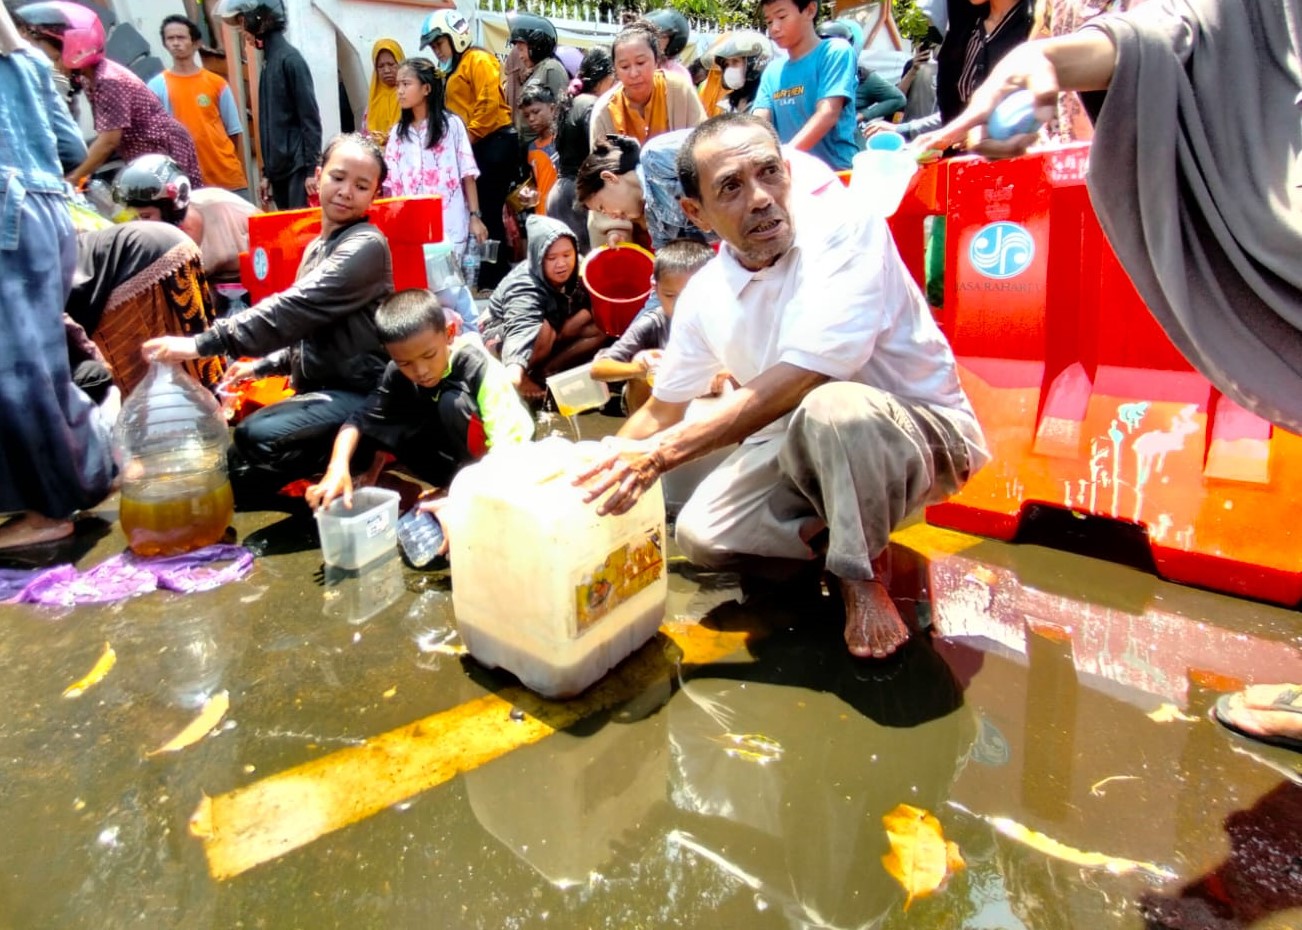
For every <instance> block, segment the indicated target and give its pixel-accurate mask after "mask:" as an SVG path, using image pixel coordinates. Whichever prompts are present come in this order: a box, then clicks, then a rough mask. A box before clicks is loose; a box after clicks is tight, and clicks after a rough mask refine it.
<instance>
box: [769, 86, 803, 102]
mask: <svg viewBox="0 0 1302 930" xmlns="http://www.w3.org/2000/svg"><path fill="white" fill-rule="evenodd" d="M803 96H805V85H804V84H797V85H796V86H795V87H787V88H784V89H782V90H780V91H777V92H776V93H775V94H774V95H773V101H774V103H782V102H783V101H791V100H793V99H794V98H797V97H803Z"/></svg>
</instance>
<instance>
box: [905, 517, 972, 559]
mask: <svg viewBox="0 0 1302 930" xmlns="http://www.w3.org/2000/svg"><path fill="white" fill-rule="evenodd" d="M982 541H983V540H982V539H981V538H980V537H978V536H969V535H968V534H967V533H960V532H959V531H958V530H947V529H945V528H944V527H940V526H932V525H931V524H929V523H922V522H918V523H914V524H911V525H910V526H906V527H904V528H903V529H899V530H896V531H895V532H894V533H892V534H891V542H893V543H898V544H899V545H901V546H904V547H905V548H906V549H912V550H913V551H914V552H916V553H918V555H920V556H923V557H925V558H928V559H935V558H940V557H943V556H947V555H957V554H958V553H960V552H962V551H963V550H965V549H970V548H972V547H973V546H975V545H978V544H979V543H981V542H982Z"/></svg>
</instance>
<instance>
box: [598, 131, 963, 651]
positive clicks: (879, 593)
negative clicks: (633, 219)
mask: <svg viewBox="0 0 1302 930" xmlns="http://www.w3.org/2000/svg"><path fill="white" fill-rule="evenodd" d="M678 168H679V177H680V180H681V182H682V185H683V191H684V194H685V197H684V198H683V201H682V204H683V208H684V210H685V211H686V212H687V213H688V215H689V216H690V217H691V219H692V220H693V222H695V223H696V224H697V225H698V226H700V227H701V228H702V229H708V230H713V231H714V232H716V233H718V234H719V236H720V237H721V238H722V239H723V240H724V245H723V247H722V248H721V249H720V252H719V255H718V256H717V257H716V258H715V259H714V260H712V261H711V262H710V263H709V264H708V265H706V266H705V267H704V268H703V269H701V271H699V272H697V274H696V275H695V276H694V277H693V278H692V280H691V282H690V283H689V284H688V286H687V288H686V289H685V290H684V291H683V293H682V295H681V296H680V297H679V300H678V308H677V312H676V314H675V317H674V326H673V330H672V332H671V334H670V338H669V345H668V347H667V348H666V350H665V355H664V358H663V359H662V361H661V363H660V367H659V369H658V371H657V373H656V382H655V386H654V388H653V391H652V399H651V400H650V401H649V402H648V403H647V404H646V405H645V406H643V407H642V408H641V409H640V410H638V412H637V413H636V414H634V415H633V416H632V417H630V418H629V421H628V422H627V423H626V424H625V426H624V428H623V429H622V430H621V431H620V436H621V437H624V439H623V440H616V441H615V445H616V449H617V451H616V452H615V453H614V454H613V455H612V456H611V457H610V458H608V459H607V460H605V461H603V462H602V463H601V465H600V466H598V467H596V468H594V469H593V470H591V471H590V472H588V473H587V474H585V475H582V476H580V478H579V480H580V481H582V482H586V484H587V489H588V498H589V500H596V499H597V498H599V497H600V496H601V495H603V494H605V493H606V492H607V491H611V493H610V495H609V496H608V497H607V498H606V499H605V500H604V501H603V502H602V503H601V505H600V510H601V512H603V513H620V512H623V511H625V510H627V509H628V508H629V507H631V506H632V504H633V503H634V502H635V501H636V500H637V498H638V497H639V496H640V495H641V494H642V493H643V492H644V491H645V490H646V489H647V488H648V487H650V486H651V484H652V483H653V482H654V481H655V480H656V478H658V477H659V476H660V475H662V474H664V473H665V472H666V471H668V470H670V469H672V468H674V467H676V466H678V465H681V464H683V463H684V462H687V461H690V460H692V459H695V458H699V457H700V456H702V455H705V454H707V453H709V452H711V451H713V450H715V449H718V448H721V447H724V446H727V445H729V444H731V443H734V442H741V443H742V445H741V446H740V447H739V448H738V449H737V450H736V451H735V452H734V453H732V454H731V455H730V456H729V457H728V458H727V459H726V460H725V461H724V462H723V463H722V464H721V465H719V466H718V468H716V469H715V470H714V471H713V472H711V473H710V474H709V475H708V476H707V477H706V478H705V480H704V481H703V482H702V483H701V485H700V486H699V487H698V488H697V490H696V491H695V493H694V494H693V495H692V497H691V498H690V499H689V500H688V502H687V504H686V505H685V506H684V508H683V510H682V512H681V514H680V515H679V517H678V524H677V539H678V543H679V545H680V547H681V548H682V549H683V551H684V552H685V553H686V555H687V557H688V558H689V559H690V560H691V561H693V562H694V563H697V564H701V565H705V566H707V567H724V566H729V567H732V566H736V565H738V564H741V565H743V566H744V565H745V564H746V562H747V561H749V560H751V559H759V560H763V559H769V560H782V561H784V562H787V563H790V562H791V561H793V560H795V561H803V562H810V561H811V560H814V559H817V558H819V557H820V556H825V568H826V571H827V572H828V573H829V574H830V575H832V576H834V577H835V578H836V579H837V581H838V582H839V586H840V590H841V594H842V597H843V600H844V603H845V611H846V621H845V640H846V644H847V646H848V647H849V649H850V651H851V653H853V654H854V655H856V656H860V657H864V658H868V657H874V658H881V657H884V656H887V655H889V654H891V653H892V652H894V651H895V650H896V649H898V648H899V647H900V646H902V645H903V644H904V643H905V642H906V641H907V640H908V638H909V636H910V631H909V629H908V627H907V625H906V624H905V623H904V621H903V619H902V618H901V617H900V614H899V612H898V611H897V610H896V608H895V605H894V604H893V603H892V601H891V598H890V595H889V592H888V591H887V590H886V588H885V586H884V585H883V584H882V583H881V582H880V580H878V579H877V578H875V576H874V570H873V559H874V558H875V557H876V556H878V555H879V554H880V553H881V552H882V551H883V550H884V549H885V548H886V545H887V543H888V541H889V537H890V533H891V530H892V529H893V528H894V527H896V526H897V525H899V523H900V522H901V521H902V520H903V519H904V518H905V517H906V516H908V515H909V514H910V513H911V512H912V511H914V510H916V509H917V508H918V507H921V506H922V505H924V504H927V503H931V502H934V501H938V500H941V499H943V498H945V497H946V496H948V495H950V494H953V493H954V492H955V491H956V490H958V489H959V488H960V487H961V486H962V485H963V483H964V482H965V481H966V480H967V478H968V476H969V475H971V473H972V472H973V471H975V470H976V469H977V468H979V467H980V466H981V465H982V464H983V463H984V462H985V461H986V459H987V458H988V454H987V452H986V450H985V445H984V442H983V439H982V436H981V430H980V427H979V426H978V425H977V422H976V418H975V416H974V415H973V413H972V409H971V406H970V405H969V403H968V400H967V397H966V396H965V395H964V393H963V389H962V387H961V386H960V385H959V381H958V373H957V369H956V366H955V363H954V356H953V353H952V352H951V350H950V347H949V344H948V343H947V342H946V341H945V338H944V336H942V335H941V333H940V330H939V329H938V327H937V326H936V323H935V321H934V320H933V318H932V315H931V311H930V309H929V308H928V307H927V304H926V302H925V301H924V300H923V298H922V295H921V293H920V292H919V290H918V288H917V285H916V284H915V283H914V282H913V279H912V278H911V277H910V276H909V273H908V270H907V269H906V268H905V266H904V263H903V261H902V260H901V259H900V256H899V253H898V252H897V250H896V248H895V243H894V241H893V240H892V238H891V235H890V232H889V230H888V229H887V227H886V224H885V222H883V221H882V220H881V219H879V218H873V217H861V216H854V215H852V213H853V211H849V210H841V211H836V210H833V209H830V208H829V205H828V203H827V201H826V199H821V200H815V199H809V198H793V197H792V191H791V177H790V171H789V168H788V166H787V164H786V162H785V161H784V159H783V156H782V153H781V151H780V149H779V145H778V139H777V136H776V135H775V134H774V132H773V130H772V128H771V127H770V126H769V125H768V124H767V123H765V122H763V121H761V120H758V119H756V118H754V117H752V116H742V115H737V114H726V115H724V116H719V117H715V118H713V119H710V120H707V121H706V122H705V123H702V124H701V125H700V126H699V127H698V128H697V129H696V131H695V132H694V133H693V135H692V137H691V139H689V140H688V142H687V143H686V144H684V146H683V149H682V152H681V154H680V156H679V162H678ZM793 201H794V202H793ZM722 370H727V371H729V372H731V373H732V374H733V375H734V377H736V378H737V380H738V381H739V382H741V384H742V387H741V388H739V389H738V390H736V391H734V392H732V393H731V394H729V395H727V396H726V398H725V399H724V400H722V401H721V402H720V403H718V404H717V406H716V407H715V408H714V410H713V411H712V413H711V414H710V415H709V416H707V417H705V418H703V419H699V420H695V419H694V420H692V421H690V422H687V421H684V419H683V415H684V413H685V411H686V409H687V405H688V403H689V402H690V401H691V400H692V399H693V398H695V397H698V396H700V395H701V394H704V393H705V392H706V391H707V389H708V388H709V386H710V381H711V379H712V378H713V376H714V375H715V373H717V372H719V371H722ZM612 489H613V490H612ZM824 531H826V533H824ZM824 540H825V543H824ZM824 545H825V550H824V548H823V547H824ZM816 549H817V550H819V551H816ZM752 564H762V563H752Z"/></svg>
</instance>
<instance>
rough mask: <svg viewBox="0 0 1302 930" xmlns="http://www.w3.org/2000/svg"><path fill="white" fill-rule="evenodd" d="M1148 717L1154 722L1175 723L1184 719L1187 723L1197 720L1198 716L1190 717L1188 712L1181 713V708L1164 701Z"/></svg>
mask: <svg viewBox="0 0 1302 930" xmlns="http://www.w3.org/2000/svg"><path fill="white" fill-rule="evenodd" d="M1148 719H1149V720H1151V721H1153V722H1154V723H1173V722H1174V721H1176V720H1182V721H1184V722H1185V723H1195V722H1197V720H1198V718H1197V717H1190V716H1189V715H1188V714H1185V713H1181V712H1180V708H1178V707H1176V706H1175V705H1174V704H1171V703H1164V704H1162V705H1161V706H1160V707H1158V709H1157V710H1155V711H1153V712H1152V713H1150V714H1149V715H1148Z"/></svg>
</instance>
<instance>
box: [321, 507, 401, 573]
mask: <svg viewBox="0 0 1302 930" xmlns="http://www.w3.org/2000/svg"><path fill="white" fill-rule="evenodd" d="M398 497H399V495H398V492H397V491H389V490H386V489H384V488H358V489H357V490H355V491H353V505H352V506H351V507H348V506H347V505H345V504H344V502H343V499H342V498H340V499H338V500H335V501H332V502H331V504H330V506H328V507H323V508H322V509H320V510H318V511H317V512H316V526H317V530H318V531H319V532H320V534H321V555H322V557H323V558H324V559H325V563H326V565H328V566H332V567H334V568H343V569H349V570H352V569H358V568H361V567H362V566H363V565H369V564H370V563H371V562H374V561H375V560H376V559H379V558H383V557H384V556H385V555H388V554H389V553H390V552H392V551H393V549H394V547H396V546H397V545H398Z"/></svg>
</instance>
